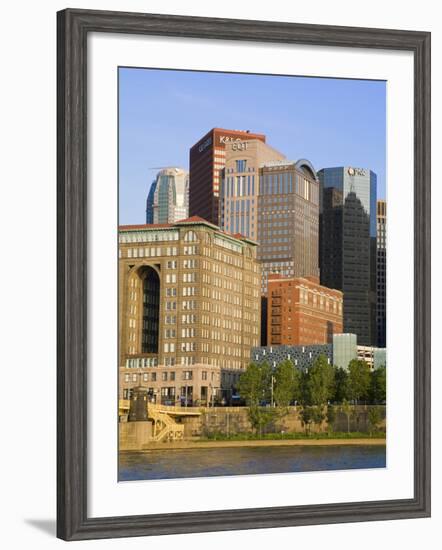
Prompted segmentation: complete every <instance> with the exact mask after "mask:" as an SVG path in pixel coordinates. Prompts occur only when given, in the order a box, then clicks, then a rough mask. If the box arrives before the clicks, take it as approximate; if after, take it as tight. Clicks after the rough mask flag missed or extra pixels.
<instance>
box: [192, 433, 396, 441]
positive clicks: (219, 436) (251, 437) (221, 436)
mask: <svg viewBox="0 0 442 550" xmlns="http://www.w3.org/2000/svg"><path fill="white" fill-rule="evenodd" d="M318 439H321V440H330V439H332V440H336V439H339V440H341V439H385V432H373V433H372V434H368V433H366V432H330V433H328V432H318V433H311V434H306V433H302V432H301V433H300V432H293V433H290V432H284V433H268V434H262V435H259V434H255V433H235V434H230V435H227V434H225V433H213V434H210V435H208V436H207V437H201V438H200V439H199V441H280V440H290V441H291V440H318Z"/></svg>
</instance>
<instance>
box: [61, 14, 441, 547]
mask: <svg viewBox="0 0 442 550" xmlns="http://www.w3.org/2000/svg"><path fill="white" fill-rule="evenodd" d="M57 16H58V17H57V24H58V35H57V49H58V59H57V69H58V89H57V99H58V107H57V113H58V114H57V123H58V135H57V146H58V153H57V179H58V187H57V208H58V214H57V222H58V234H57V238H58V246H57V261H58V278H57V282H58V290H57V309H58V335H57V362H58V372H57V391H58V393H57V409H58V413H57V415H58V416H57V452H58V457H57V490H58V500H57V535H58V537H60V538H62V539H65V540H81V539H94V538H108V537H130V536H142V535H162V534H172V533H192V532H204V531H223V530H234V529H253V528H266V527H284V526H294V525H313V524H325V523H340V522H355V521H369V520H370V521H374V520H387V519H403V518H417V517H428V516H429V515H430V33H428V32H415V31H401V30H385V29H368V28H353V27H333V26H324V25H304V24H293V23H276V22H265V21H245V20H232V19H212V18H210V19H209V18H204V17H181V16H168V15H151V14H141V13H140V14H138V13H120V12H106V11H90V10H76V9H68V10H64V11H61V12H59V13H58V14H57ZM90 32H106V33H124V34H146V35H160V36H174V37H187V38H206V39H219V40H223V39H224V40H226V39H228V40H247V41H256V42H269V43H271V42H274V43H289V44H290V43H291V44H314V45H321V46H345V47H352V48H378V49H386V50H408V51H411V52H413V55H414V224H415V225H414V227H415V229H414V231H415V233H414V253H415V269H414V296H415V301H414V316H415V317H414V349H415V352H414V385H415V386H414V387H415V395H414V498H410V499H403V500H388V501H376V502H371V501H370V502H356V503H355V502H351V503H338V504H325V505H322V504H321V505H306V506H286V507H271V508H255V509H239V510H222V511H205V512H190V513H173V514H155V515H137V516H120V517H100V518H89V517H88V516H87V461H86V456H87V234H88V232H87V208H86V200H87V156H86V155H87V125H86V121H87V79H86V76H87V36H88V33H90Z"/></svg>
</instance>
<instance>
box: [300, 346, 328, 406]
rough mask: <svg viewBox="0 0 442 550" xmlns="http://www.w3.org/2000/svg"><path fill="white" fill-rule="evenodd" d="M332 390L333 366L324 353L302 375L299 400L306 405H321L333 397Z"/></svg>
mask: <svg viewBox="0 0 442 550" xmlns="http://www.w3.org/2000/svg"><path fill="white" fill-rule="evenodd" d="M333 392H334V371H333V367H332V366H331V365H329V364H328V361H327V358H326V357H325V356H324V355H320V356H319V357H317V358H316V359H315V361H314V363H313V365H312V366H311V367H310V368H309V369H308V371H306V372H305V374H304V376H303V383H302V394H301V401H302V402H303V403H304V404H306V405H311V406H321V407H322V406H324V405H325V404H326V403H327V402H328V400H329V399H331V398H332V397H333Z"/></svg>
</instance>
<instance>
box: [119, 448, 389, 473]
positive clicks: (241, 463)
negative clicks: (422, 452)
mask: <svg viewBox="0 0 442 550" xmlns="http://www.w3.org/2000/svg"><path fill="white" fill-rule="evenodd" d="M385 463H386V453H385V445H330V446H327V445H318V446H316V445H315V446H283V447H233V448H232V447H230V448H211V449H176V450H175V449H172V450H171V449H168V450H164V451H163V450H159V451H140V452H130V451H127V452H126V451H125V452H121V453H120V468H119V480H120V481H133V480H141V479H173V478H192V477H209V476H228V475H244V474H270V473H284V472H311V471H319V470H349V469H357V468H385Z"/></svg>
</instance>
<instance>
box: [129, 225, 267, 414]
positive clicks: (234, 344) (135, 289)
mask: <svg viewBox="0 0 442 550" xmlns="http://www.w3.org/2000/svg"><path fill="white" fill-rule="evenodd" d="M260 276H261V274H260V267H259V264H258V262H257V259H256V243H255V242H253V241H252V240H250V239H247V238H245V237H234V236H232V235H229V234H226V233H224V232H222V231H220V230H219V228H218V227H217V226H215V225H213V224H211V223H209V222H207V221H205V220H203V219H201V218H199V217H197V216H195V217H192V218H189V219H186V220H183V221H180V222H177V223H174V224H156V225H155V224H153V225H139V226H121V227H120V228H119V365H120V397H127V395H123V392H124V390H128V389H130V388H131V387H134V386H135V385H143V386H146V387H148V388H150V389H151V390H152V392H151V393H153V394H154V395H156V396H161V397H162V399H163V401H166V400H167V401H170V400H173V399H172V398H174V399H175V401H179V400H181V401H182V400H183V398H184V400H187V402H188V403H189V402H190V403H191V402H194V401H206V402H207V401H210V399H211V396H212V394H213V393H215V391H216V392H218V393H219V391H220V390H221V389H224V390H226V391H227V392H228V391H229V390H232V386H233V385H234V384H236V383H237V378H238V373H239V372H240V371H241V370H242V369H244V368H246V367H247V365H248V363H249V361H250V350H251V348H252V347H253V346H257V345H259V341H260V293H259V285H260ZM135 378H136V379H135ZM166 388H167V391H166ZM155 390H156V391H155ZM126 394H127V392H126Z"/></svg>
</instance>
